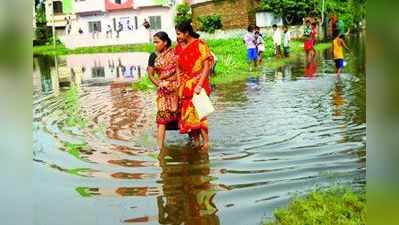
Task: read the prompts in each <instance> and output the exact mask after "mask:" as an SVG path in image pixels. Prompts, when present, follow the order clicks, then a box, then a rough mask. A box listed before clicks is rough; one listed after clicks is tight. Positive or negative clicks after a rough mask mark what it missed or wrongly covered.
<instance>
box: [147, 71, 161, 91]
mask: <svg viewBox="0 0 399 225" xmlns="http://www.w3.org/2000/svg"><path fill="white" fill-rule="evenodd" d="M147 74H148V78H149V79H150V80H151V82H152V83H153V84H154V85H155V86H157V87H158V86H159V80H157V79H156V78H155V76H154V75H155V70H154V67H152V66H148V67H147Z"/></svg>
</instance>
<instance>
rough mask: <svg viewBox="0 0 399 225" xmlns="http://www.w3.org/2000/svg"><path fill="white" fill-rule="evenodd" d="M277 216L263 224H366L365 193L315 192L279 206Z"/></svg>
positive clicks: (335, 189)
mask: <svg viewBox="0 0 399 225" xmlns="http://www.w3.org/2000/svg"><path fill="white" fill-rule="evenodd" d="M274 217H275V221H273V222H266V223H264V225H314V224H319V225H365V224H366V198H365V193H364V192H362V193H356V192H353V191H352V190H351V189H349V188H334V189H330V190H324V191H323V190H317V191H313V192H311V193H310V194H309V195H307V196H306V197H297V198H294V200H292V201H291V202H290V203H289V204H288V207H287V208H281V209H277V210H276V211H275V212H274Z"/></svg>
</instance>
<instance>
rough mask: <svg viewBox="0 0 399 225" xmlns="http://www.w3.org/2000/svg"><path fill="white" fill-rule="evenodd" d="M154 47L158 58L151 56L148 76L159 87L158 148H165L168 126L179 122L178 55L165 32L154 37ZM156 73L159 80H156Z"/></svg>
mask: <svg viewBox="0 0 399 225" xmlns="http://www.w3.org/2000/svg"><path fill="white" fill-rule="evenodd" d="M153 40H154V46H155V49H156V51H157V55H156V57H155V56H154V55H151V56H150V60H149V65H148V69H147V72H148V75H149V78H150V80H151V81H152V82H153V83H154V84H155V85H156V86H157V87H158V92H157V100H156V102H157V108H158V112H157V118H156V122H157V125H158V146H159V148H160V149H161V150H162V149H163V147H164V140H165V131H166V126H170V125H171V124H173V123H176V122H177V120H178V112H179V111H178V109H179V107H178V105H179V96H178V93H177V89H178V86H179V84H178V79H177V73H176V61H177V58H176V54H175V50H174V49H173V48H171V45H172V41H171V40H170V38H169V36H168V34H167V33H165V32H162V31H161V32H158V33H156V34H155V35H154V39H153ZM154 73H156V74H158V75H159V79H155V78H154Z"/></svg>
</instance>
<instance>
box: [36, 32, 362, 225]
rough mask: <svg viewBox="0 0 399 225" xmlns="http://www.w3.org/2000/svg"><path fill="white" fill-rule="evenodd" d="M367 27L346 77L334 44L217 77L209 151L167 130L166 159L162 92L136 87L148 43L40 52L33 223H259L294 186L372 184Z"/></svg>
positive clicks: (354, 42) (300, 189) (300, 190)
mask: <svg viewBox="0 0 399 225" xmlns="http://www.w3.org/2000/svg"><path fill="white" fill-rule="evenodd" d="M363 39H364V38H362V37H352V38H351V39H350V40H348V43H349V46H350V48H351V49H353V53H352V54H350V55H349V54H347V66H346V67H345V69H344V73H343V74H341V76H340V77H336V75H335V73H334V70H335V68H334V62H333V60H331V52H330V50H328V51H325V52H320V53H319V54H318V58H317V61H316V62H314V63H311V64H307V63H305V61H304V56H303V55H300V56H298V58H297V60H296V61H295V62H293V63H291V64H289V65H287V66H284V67H282V68H278V69H276V70H270V69H267V68H264V69H263V71H262V73H261V74H257V75H256V76H255V74H254V76H253V77H250V78H248V79H247V80H244V81H238V82H234V83H231V84H226V85H225V84H224V85H217V86H215V87H214V92H213V93H212V97H211V98H212V100H213V102H214V104H215V108H216V112H215V113H214V114H212V115H211V116H210V118H209V130H210V140H211V148H210V151H209V154H204V153H201V154H200V153H197V152H196V151H194V150H192V149H190V148H189V147H187V145H186V144H187V142H188V137H187V136H185V135H180V134H178V133H177V132H176V131H170V132H169V133H167V139H168V143H167V145H168V146H169V155H170V158H168V159H166V160H162V161H159V160H158V159H157V158H156V154H154V151H155V149H156V139H155V134H156V124H155V115H156V108H155V93H154V92H151V91H150V92H138V91H134V90H132V88H131V82H132V81H133V80H136V79H140V78H141V77H142V76H144V74H145V68H146V62H147V57H148V54H147V53H113V54H87V55H70V56H62V57H57V59H55V58H53V57H45V56H40V57H35V58H34V74H33V84H34V88H33V89H34V93H33V94H34V99H33V110H34V111H33V120H34V123H33V135H34V140H33V146H34V154H33V155H34V166H33V169H34V177H33V179H34V185H33V186H34V192H35V205H34V210H35V222H34V223H35V224H38V225H39V224H40V225H54V224H57V225H59V224H65V225H71V224H75V225H94V224H95V225H111V224H146V225H147V224H148V225H149V224H171V225H172V224H173V225H177V224H186V225H200V224H201V225H205V224H207V225H208V224H209V225H216V224H222V225H232V224H234V225H258V224H260V222H261V221H262V220H264V219H270V218H271V217H272V215H273V214H272V213H273V210H274V209H276V208H277V207H281V206H285V205H286V204H287V202H288V200H289V199H290V198H291V197H292V196H293V195H295V194H305V193H307V192H309V191H310V190H312V189H314V188H317V187H327V186H333V185H335V184H347V185H350V186H352V187H354V188H364V185H365V182H366V170H365V169H366V108H365V107H366V106H365V102H366V99H365V98H366V97H365V96H366V95H365V92H366V83H365V80H366V77H365V68H364V63H365V62H364V60H365V59H364V51H365V40H363ZM265 60H267V59H265Z"/></svg>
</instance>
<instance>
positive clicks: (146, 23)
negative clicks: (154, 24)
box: [143, 19, 152, 43]
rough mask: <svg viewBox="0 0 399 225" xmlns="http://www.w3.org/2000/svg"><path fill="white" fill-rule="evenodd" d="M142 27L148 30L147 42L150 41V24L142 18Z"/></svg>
mask: <svg viewBox="0 0 399 225" xmlns="http://www.w3.org/2000/svg"><path fill="white" fill-rule="evenodd" d="M143 27H144V28H145V29H146V30H147V31H148V35H149V39H148V40H149V42H150V43H151V39H152V36H151V29H150V28H151V24H150V23H149V22H148V21H147V19H144V23H143Z"/></svg>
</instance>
